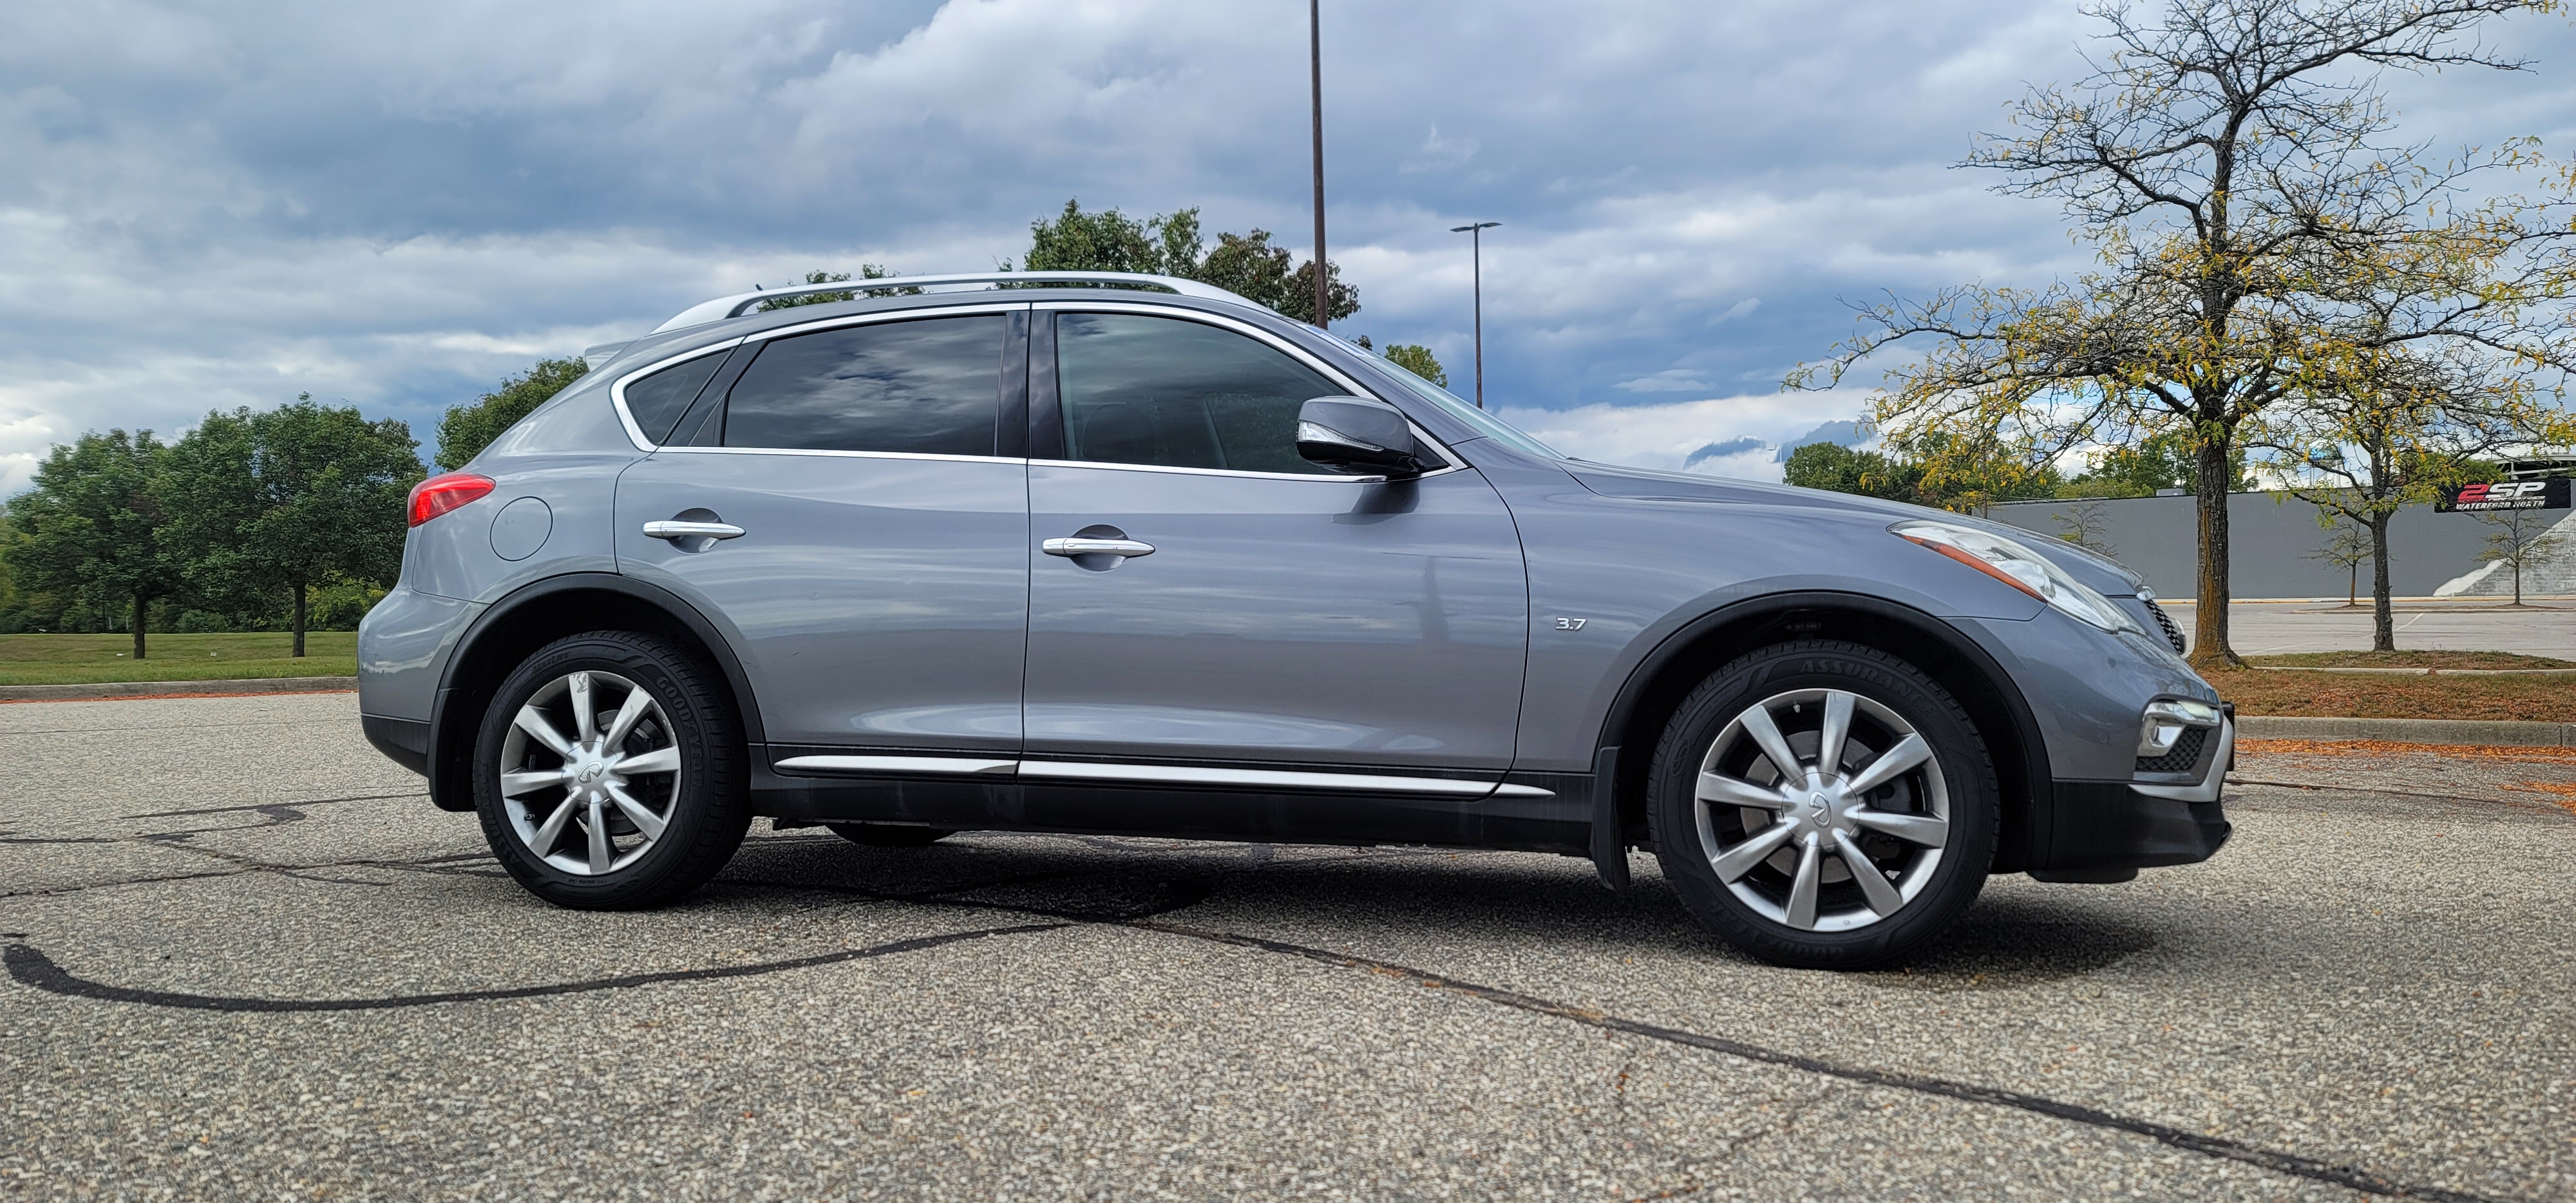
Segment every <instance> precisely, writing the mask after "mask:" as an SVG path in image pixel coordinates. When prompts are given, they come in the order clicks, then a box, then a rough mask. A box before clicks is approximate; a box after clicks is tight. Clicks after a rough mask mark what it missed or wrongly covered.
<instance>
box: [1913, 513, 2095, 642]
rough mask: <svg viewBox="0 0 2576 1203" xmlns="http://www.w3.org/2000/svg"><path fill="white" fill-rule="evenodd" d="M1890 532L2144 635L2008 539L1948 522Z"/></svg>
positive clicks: (2080, 614) (2084, 615) (2074, 611)
mask: <svg viewBox="0 0 2576 1203" xmlns="http://www.w3.org/2000/svg"><path fill="white" fill-rule="evenodd" d="M1887 533H1889V534H1891V535H1895V536H1896V537H1897V538H1900V539H1908V540H1911V541H1913V542H1915V543H1919V544H1922V545H1923V546H1925V547H1929V548H1931V549H1932V550H1934V551H1937V552H1940V553H1941V554H1942V555H1945V556H1948V557H1950V558H1951V559H1953V560H1957V561H1958V562H1960V563H1962V564H1965V565H1967V566H1968V567H1970V568H1974V569H1976V570H1977V571H1979V572H1982V573H1985V574H1986V575H1987V576H1990V577H1993V578H1995V579H1996V580H1999V581H2002V582H2003V583H2005V584H2007V585H2010V586H2012V587H2013V588H2015V589H2019V590H2021V591H2022V592H2024V593H2027V594H2029V595H2031V596H2032V597H2036V598H2038V599H2039V600H2041V601H2044V602H2047V603H2048V604H2049V605H2052V606H2055V607H2057V608H2058V609H2059V610H2062V611H2064V612H2066V613H2068V614H2071V615H2073V616H2074V617H2076V618H2077V619H2080V620H2082V621H2084V622H2087V623H2090V624H2092V625H2093V626H2096V627H2100V628H2101V629H2103V630H2105V631H2138V630H2140V627H2139V626H2138V624H2137V623H2136V622H2135V621H2133V620H2131V619H2130V617H2129V616H2128V615H2127V614H2125V613H2122V612H2121V610H2120V608H2119V607H2118V606H2115V605H2112V604H2111V599H2110V598H2107V597H2104V596H2102V595H2101V594H2099V593H2096V592H2094V591H2093V590H2091V589H2090V588H2087V587H2086V586H2085V585H2084V583H2083V582H2081V581H2078V580H2076V579H2075V578H2074V577H2071V576H2068V575H2066V573H2065V571H2064V570H2063V569H2060V568H2059V567H2058V566H2057V565H2055V564H2052V563H2050V562H2049V560H2048V557H2046V556H2043V555H2041V554H2039V553H2038V552H2035V551H2032V550H2031V549H2030V548H2028V547H2025V546H2023V545H2021V544H2019V543H2016V542H2014V541H2013V540H2011V539H2007V538H2004V537H2003V536H2002V535H1996V534H1989V533H1987V532H1985V531H1981V530H1977V529H1975V528H1974V527H1966V526H1952V525H1951V524H1949V523H1947V522H1899V523H1897V524H1896V525H1894V526H1891V527H1889V528H1887Z"/></svg>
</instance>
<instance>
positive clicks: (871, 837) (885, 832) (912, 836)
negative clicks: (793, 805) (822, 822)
mask: <svg viewBox="0 0 2576 1203" xmlns="http://www.w3.org/2000/svg"><path fill="white" fill-rule="evenodd" d="M827 826H829V827H830V828H831V829H832V834H834V835H837V836H839V837H841V838H842V839H845V840H848V841H850V842H851V843H853V844H863V845H865V846H867V847H870V848H927V847H929V846H931V845H932V844H936V843H938V842H939V841H941V840H944V839H947V838H948V837H950V836H952V835H955V834H957V833H956V832H954V831H951V830H949V829H947V828H945V827H907V826H904V825H903V824H901V823H831V824H827Z"/></svg>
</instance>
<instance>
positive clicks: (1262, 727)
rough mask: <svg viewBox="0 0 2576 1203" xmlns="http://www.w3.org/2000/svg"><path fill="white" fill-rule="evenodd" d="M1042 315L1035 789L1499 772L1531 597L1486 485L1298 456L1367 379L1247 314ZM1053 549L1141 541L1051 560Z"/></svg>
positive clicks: (1035, 359) (1035, 473) (1024, 773)
mask: <svg viewBox="0 0 2576 1203" xmlns="http://www.w3.org/2000/svg"><path fill="white" fill-rule="evenodd" d="M1050 317H1052V318H1053V321H1052V322H1051V323H1050V322H1049V320H1048V319H1049V318H1050ZM1034 322H1035V324H1034V326H1033V330H1034V332H1035V333H1034V336H1033V338H1032V348H1033V350H1032V357H1031V374H1030V378H1031V397H1032V404H1031V412H1032V415H1033V427H1032V431H1031V439H1032V448H1033V453H1034V455H1036V456H1039V457H1042V458H1033V459H1032V460H1031V464H1030V469H1029V498H1030V510H1031V532H1030V537H1031V546H1030V548H1029V551H1030V561H1029V573H1030V578H1029V594H1030V626H1029V646H1028V685H1027V696H1028V704H1027V720H1026V721H1027V733H1028V750H1029V759H1028V760H1027V761H1026V762H1025V763H1024V764H1023V765H1022V767H1021V771H1020V772H1021V777H1022V779H1023V780H1030V779H1033V778H1042V777H1057V778H1062V777H1067V776H1081V777H1087V778H1089V779H1092V780H1098V781H1103V782H1108V781H1118V780H1135V781H1139V782H1143V781H1152V780H1173V781H1182V780H1187V781H1201V782H1206V781H1215V782H1223V781H1225V780H1229V779H1230V778H1228V777H1227V776H1225V775H1224V774H1223V773H1218V774H1214V775H1209V774H1199V775H1196V776H1193V775H1191V774H1190V772H1189V771H1188V770H1187V769H1186V768H1185V767H1184V768H1181V769H1175V768H1172V767H1171V764H1172V763H1174V762H1177V763H1178V764H1180V765H1182V766H1188V765H1198V766H1223V765H1235V766H1243V765H1256V766H1274V767H1276V766H1282V765H1303V766H1310V767H1316V768H1322V769H1332V768H1351V769H1360V770H1366V769H1396V770H1402V771H1404V772H1408V773H1412V774H1421V773H1423V771H1425V770H1434V771H1450V772H1463V773H1466V774H1468V775H1469V776H1471V777H1476V778H1478V779H1481V780H1483V781H1486V782H1490V781H1493V780H1495V779H1496V776H1497V775H1498V774H1499V773H1500V772H1501V771H1502V770H1504V769H1506V768H1508V767H1509V766H1510V764H1511V758H1512V749H1513V729H1514V725H1515V722H1516V719H1517V717H1518V714H1519V698H1520V688H1521V671H1522V667H1523V660H1524V657H1525V655H1526V650H1527V638H1526V636H1527V625H1528V590H1527V583H1526V579H1525V576H1524V573H1523V571H1522V566H1521V551H1520V541H1519V537H1518V534H1517V533H1516V531H1515V529H1514V527H1513V525H1512V520H1511V516H1510V514H1509V513H1508V512H1507V511H1506V510H1505V509H1504V506H1503V503H1502V499H1501V498H1500V497H1499V496H1498V495H1497V494H1496V493H1495V491H1494V489H1493V487H1492V486H1491V485H1489V484H1488V483H1486V481H1485V480H1484V478H1483V477H1481V476H1479V475H1477V473H1476V472H1475V471H1474V469H1472V468H1469V467H1466V466H1464V465H1463V464H1453V465H1451V466H1448V467H1445V468H1443V469H1441V470H1439V471H1436V472H1433V473H1431V474H1429V475H1426V476H1423V477H1421V478H1419V479H1415V480H1409V481H1399V482H1388V481H1384V480H1379V479H1376V478H1354V477H1351V476H1346V475H1341V474H1338V473H1335V472H1332V471H1330V470H1328V469H1325V468H1323V467H1320V466H1318V465H1315V464H1310V463H1308V462H1307V461H1305V460H1303V459H1301V458H1299V456H1298V454H1297V450H1296V431H1297V409H1298V406H1299V404H1300V403H1302V402H1303V401H1305V400H1306V399H1308V398H1310V397H1317V396H1332V395H1337V394H1350V393H1353V392H1356V391H1357V386H1356V385H1355V384H1354V383H1353V382H1351V381H1349V380H1347V379H1345V378H1342V377H1341V376H1339V375H1338V374H1337V373H1335V372H1333V371H1332V370H1331V369H1330V368H1329V366H1327V365H1326V364H1324V363H1323V362H1322V361H1321V360H1319V359H1316V358H1313V357H1311V356H1308V355H1306V354H1305V353H1303V352H1301V351H1298V350H1296V349H1294V348H1293V347H1292V346H1291V345H1289V344H1288V343H1287V342H1286V341H1285V340H1281V339H1277V338H1275V337H1272V336H1268V335H1265V334H1263V333H1261V332H1260V331H1259V329H1258V327H1255V326H1252V325H1250V324H1249V323H1238V322H1233V321H1230V320H1228V319H1222V318H1217V317H1214V316H1199V315H1191V316H1182V315H1179V314H1176V313H1175V312H1174V311H1172V310H1170V309H1168V308H1165V309H1161V310H1159V311H1152V310H1141V309H1130V310H1121V309H1119V308H1118V307H1116V306H1112V305H1099V306H1077V307H1070V308H1063V309H1060V310H1058V311H1054V312H1050V311H1049V310H1047V309H1046V308H1043V307H1042V308H1041V309H1040V311H1039V312H1038V313H1037V314H1036V315H1034ZM1060 539H1092V540H1109V541H1112V542H1116V543H1123V544H1127V545H1128V546H1126V547H1124V548H1123V550H1124V551H1125V552H1128V553H1135V552H1137V551H1138V550H1139V549H1150V550H1148V551H1144V552H1143V554H1111V553H1104V552H1099V551H1086V550H1082V549H1083V548H1089V547H1095V546H1098V544H1093V543H1079V544H1075V545H1073V546H1072V547H1067V546H1066V545H1064V544H1061V543H1059V544H1057V545H1056V546H1055V549H1054V554H1051V553H1050V551H1049V550H1048V548H1047V547H1046V546H1045V544H1046V541H1048V540H1060ZM1067 553H1070V554H1067ZM1116 758H1131V759H1143V758H1150V759H1153V760H1159V761H1163V762H1166V766H1165V767H1164V768H1160V769H1157V768H1152V767H1150V766H1140V765H1137V764H1134V763H1127V764H1119V763H1114V760H1115V759H1116ZM1075 761H1107V762H1108V763H1090V764H1087V765H1077V764H1072V763H1068V762H1075ZM1175 773H1178V774H1179V775H1178V776H1175V775H1174V774H1175ZM1267 776H1268V778H1272V779H1273V780H1270V783H1271V784H1278V783H1279V780H1276V778H1277V777H1278V775H1277V774H1276V773H1272V774H1268V775H1267ZM1365 779H1366V777H1365V774H1364V773H1362V774H1353V775H1349V780H1350V781H1352V782H1361V781H1363V780H1365ZM1243 780H1245V781H1247V782H1252V783H1256V784H1257V783H1259V782H1261V781H1262V780H1264V775H1263V774H1259V773H1254V774H1251V775H1249V776H1244V777H1243Z"/></svg>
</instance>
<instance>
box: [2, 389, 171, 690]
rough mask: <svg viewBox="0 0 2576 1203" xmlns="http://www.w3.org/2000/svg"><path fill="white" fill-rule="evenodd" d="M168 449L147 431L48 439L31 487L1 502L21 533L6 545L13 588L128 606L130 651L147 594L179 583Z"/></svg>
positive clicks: (141, 648)
mask: <svg viewBox="0 0 2576 1203" xmlns="http://www.w3.org/2000/svg"><path fill="white" fill-rule="evenodd" d="M169 459H170V449H169V448H168V447H165V446H163V445H162V444H161V442H160V440H158V439H155V438H153V437H152V432H151V431H149V430H138V431H135V432H134V433H133V434H130V435H129V434H127V433H126V432H124V431H122V430H111V431H108V432H107V433H106V434H100V433H98V432H96V431H91V432H90V433H88V434H84V435H82V436H81V437H80V440H79V441H78V442H75V443H72V444H70V445H69V446H64V445H62V444H56V445H55V447H54V449H53V453H52V454H50V455H48V456H47V457H46V458H45V462H44V463H42V464H39V465H37V467H36V481H35V487H34V488H33V489H30V490H28V491H27V492H25V493H21V494H19V495H18V496H17V497H15V498H12V499H11V500H10V502H9V521H10V524H11V525H13V526H15V527H16V528H17V529H18V532H19V535H20V541H19V542H18V544H17V545H16V546H14V547H12V548H11V549H10V569H11V576H12V577H13V578H14V579H15V581H16V582H17V584H18V586H19V587H20V588H26V589H30V590H43V591H46V592H51V593H54V594H57V595H60V596H62V597H64V598H72V597H79V598H83V599H88V600H94V601H102V602H106V601H122V602H127V603H130V604H131V605H132V608H133V610H132V612H133V627H134V658H135V659H137V660H141V659H143V658H144V657H145V655H146V652H147V649H146V647H145V645H144V638H143V630H144V626H145V624H146V620H147V619H148V617H149V611H150V607H151V605H152V602H153V601H154V600H155V599H157V598H162V597H167V596H169V595H170V594H171V593H172V592H174V591H175V590H177V588H178V587H179V583H180V574H179V566H178V563H177V560H176V558H175V557H174V556H173V555H172V553H171V550H170V543H169V540H168V538H167V532H166V530H165V529H164V528H165V527H166V526H167V525H168V521H169V517H168V516H169V513H170V509H169V507H168V506H167V505H166V504H165V500H164V494H163V490H164V485H165V480H164V474H165V472H166V471H167V469H168V466H169Z"/></svg>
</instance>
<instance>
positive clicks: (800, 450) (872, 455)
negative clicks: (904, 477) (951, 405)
mask: <svg viewBox="0 0 2576 1203" xmlns="http://www.w3.org/2000/svg"><path fill="white" fill-rule="evenodd" d="M653 453H654V454H656V455H810V456H820V457H824V458H829V459H917V460H939V461H945V462H947V463H953V464H1026V463H1028V462H1029V461H1027V460H1024V459H1021V458H1020V457H1018V456H1016V455H950V454H947V453H946V452H940V451H830V450H825V449H823V448H819V447H657V448H655V449H654V452H653Z"/></svg>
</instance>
